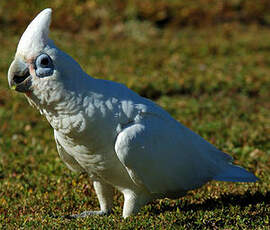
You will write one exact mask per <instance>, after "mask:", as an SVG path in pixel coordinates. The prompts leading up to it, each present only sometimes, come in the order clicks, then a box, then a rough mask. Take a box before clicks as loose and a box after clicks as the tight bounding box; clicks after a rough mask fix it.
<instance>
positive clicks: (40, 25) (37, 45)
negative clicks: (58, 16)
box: [17, 8, 52, 58]
mask: <svg viewBox="0 0 270 230" xmlns="http://www.w3.org/2000/svg"><path fill="white" fill-rule="evenodd" d="M51 15H52V9H50V8H48V9H45V10H43V11H41V12H40V13H39V14H38V15H37V16H36V17H35V18H34V20H33V21H32V22H31V23H30V24H29V25H28V27H27V28H26V30H25V31H24V33H23V35H22V37H21V39H20V41H19V44H18V47H17V53H18V54H20V55H23V56H25V57H26V58H32V56H33V55H37V53H38V52H40V51H41V50H43V49H44V47H45V46H46V45H47V44H48V40H49V38H48V34H49V27H50V24H51Z"/></svg>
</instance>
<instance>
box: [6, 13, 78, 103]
mask: <svg viewBox="0 0 270 230" xmlns="http://www.w3.org/2000/svg"><path fill="white" fill-rule="evenodd" d="M51 14H52V10H51V9H45V10H43V11H42V12H40V13H39V14H38V15H37V16H36V17H35V18H34V20H33V21H32V22H31V23H30V24H29V26H28V27H27V28H26V30H25V32H24V33H23V35H22V37H21V39H20V41H19V44H18V47H17V51H16V54H15V58H14V60H13V62H12V63H11V65H10V67H9V70H8V82H9V86H10V87H11V88H12V89H15V90H16V91H18V92H23V93H25V94H26V95H27V96H28V97H30V98H31V99H33V98H36V99H38V100H43V101H44V100H45V99H48V98H52V97H57V93H58V92H57V91H58V90H57V88H59V87H65V85H67V84H69V85H70V87H71V86H72V81H74V78H75V76H76V75H78V74H80V73H81V72H82V70H81V68H80V66H79V64H77V62H76V61H75V60H73V59H72V58H71V57H70V56H69V55H67V54H65V53H64V52H62V51H61V50H60V49H58V48H57V47H56V46H55V45H54V42H53V41H52V40H50V39H49V37H48V34H49V27H50V23H51ZM74 75H75V76H74Z"/></svg>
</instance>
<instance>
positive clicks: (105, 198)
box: [66, 181, 113, 218]
mask: <svg viewBox="0 0 270 230" xmlns="http://www.w3.org/2000/svg"><path fill="white" fill-rule="evenodd" d="M94 188H95V191H96V194H97V197H98V201H99V205H100V210H99V211H84V212H82V213H80V214H75V215H69V216H66V217H67V218H80V217H87V216H92V215H107V214H110V213H111V211H112V206H113V187H112V186H111V185H109V184H106V183H103V182H100V181H94Z"/></svg>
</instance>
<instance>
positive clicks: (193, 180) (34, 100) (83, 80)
mask: <svg viewBox="0 0 270 230" xmlns="http://www.w3.org/2000/svg"><path fill="white" fill-rule="evenodd" d="M51 14H52V10H51V9H45V10H43V11H42V12H40V13H39V14H38V15H37V16H36V18H35V19H34V20H33V21H32V22H31V23H30V24H29V26H28V27H27V29H26V30H25V32H24V33H23V35H22V37H21V39H20V41H19V44H18V47H17V51H16V54H15V58H14V60H13V62H12V63H11V65H10V67H9V71H8V82H9V85H10V87H11V88H12V89H15V90H16V91H18V92H22V93H24V94H25V95H26V97H27V99H28V101H29V103H30V104H31V105H33V106H34V107H36V108H37V109H38V110H39V111H40V113H41V114H43V115H44V116H45V117H46V118H47V120H48V121H49V123H50V125H51V126H52V127H53V129H54V138H55V142H56V146H57V150H58V153H59V155H60V157H61V159H62V160H63V161H64V162H65V164H66V165H67V167H68V168H69V169H71V170H72V171H76V172H86V173H87V174H88V175H89V177H90V178H91V180H92V181H93V185H94V189H95V191H96V194H97V197H98V200H99V204H100V211H85V212H83V213H81V214H73V215H71V217H85V216H89V215H104V214H108V213H110V212H111V210H112V206H113V191H114V189H117V190H119V191H120V192H121V193H122V194H123V195H124V207H123V217H124V218H126V217H128V216H130V215H133V214H136V213H137V212H138V211H139V210H140V208H141V207H142V206H143V205H145V204H146V203H148V202H150V201H152V200H154V199H158V198H164V197H168V198H179V197H181V196H183V195H185V194H186V192H187V191H189V190H192V189H196V188H198V187H200V186H202V185H204V184H205V183H206V182H208V181H210V180H220V181H233V182H255V181H256V180H257V177H255V176H254V175H253V174H252V173H250V172H248V171H246V170H245V169H244V168H242V167H240V166H236V165H234V164H233V163H232V161H233V160H232V158H231V157H230V156H229V155H227V154H225V153H223V152H222V151H220V150H218V149H217V148H215V147H214V146H213V145H212V144H210V143H209V142H207V141H206V140H204V139H203V138H202V137H200V136H199V135H197V134H196V133H194V132H193V131H191V130H190V129H188V128H186V127H185V126H183V125H182V124H180V123H179V122H178V121H176V120H175V119H174V118H172V117H171V116H170V115H169V114H168V113H167V112H166V111H165V110H163V109H162V108H161V107H159V106H158V105H157V104H155V103H154V102H152V101H150V100H148V99H146V98H143V97H141V96H139V95H138V94H137V93H135V92H133V91H132V90H130V89H128V88H127V87H126V86H124V85H123V84H119V83H116V82H112V81H108V80H101V79H95V78H93V77H91V76H89V75H88V74H86V73H85V72H84V71H83V70H82V68H81V67H80V65H79V64H78V63H77V62H76V61H75V60H73V59H72V57H70V56H69V55H67V54H66V53H64V52H63V51H61V50H60V49H58V48H57V47H56V46H55V44H54V42H53V41H52V40H50V39H49V38H48V33H49V26H50V22H51Z"/></svg>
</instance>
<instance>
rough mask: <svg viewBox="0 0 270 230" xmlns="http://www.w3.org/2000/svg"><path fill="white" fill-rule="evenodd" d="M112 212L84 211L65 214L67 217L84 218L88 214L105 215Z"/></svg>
mask: <svg viewBox="0 0 270 230" xmlns="http://www.w3.org/2000/svg"><path fill="white" fill-rule="evenodd" d="M110 213H111V212H106V211H101V210H100V211H84V212H82V213H80V214H73V215H66V216H63V217H64V218H66V219H77V218H84V217H87V216H104V215H109V214H110Z"/></svg>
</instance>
